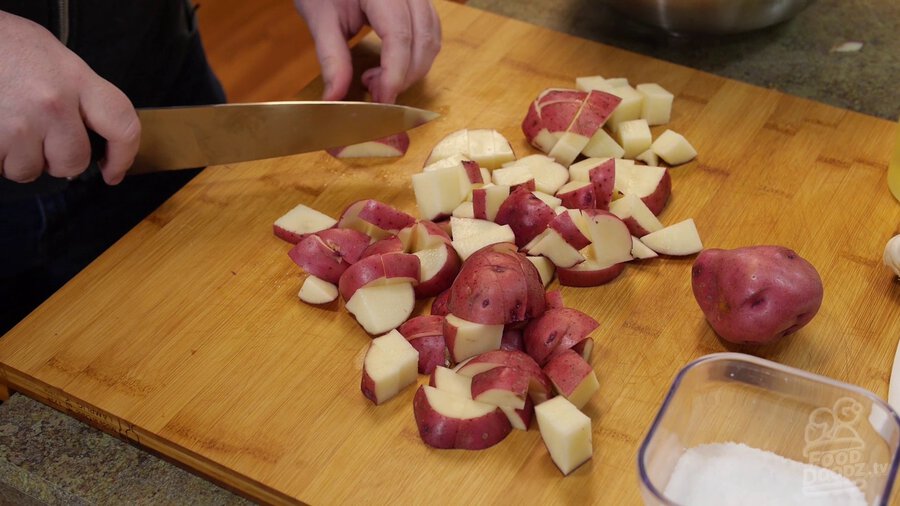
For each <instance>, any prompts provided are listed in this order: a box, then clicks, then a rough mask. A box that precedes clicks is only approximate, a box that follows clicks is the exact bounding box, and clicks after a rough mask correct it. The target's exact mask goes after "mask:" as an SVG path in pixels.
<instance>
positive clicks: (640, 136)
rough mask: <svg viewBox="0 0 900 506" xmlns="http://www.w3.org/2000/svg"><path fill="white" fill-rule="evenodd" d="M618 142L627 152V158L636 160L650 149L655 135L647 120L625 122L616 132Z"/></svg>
mask: <svg viewBox="0 0 900 506" xmlns="http://www.w3.org/2000/svg"><path fill="white" fill-rule="evenodd" d="M616 140H617V141H618V143H619V145H620V146H622V149H624V150H625V158H634V157H635V156H637V155H639V154H641V153H642V152H644V151H646V150H647V149H650V145H651V144H652V143H653V135H652V133H651V132H650V125H648V124H647V120H645V119H634V120H630V121H623V122H622V123H620V124H619V127H618V129H617V130H616Z"/></svg>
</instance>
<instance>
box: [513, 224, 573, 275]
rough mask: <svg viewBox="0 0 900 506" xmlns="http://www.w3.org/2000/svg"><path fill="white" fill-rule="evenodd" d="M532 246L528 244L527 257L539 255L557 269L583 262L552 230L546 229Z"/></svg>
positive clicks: (557, 233)
mask: <svg viewBox="0 0 900 506" xmlns="http://www.w3.org/2000/svg"><path fill="white" fill-rule="evenodd" d="M539 237H540V239H538V240H537V241H536V242H534V241H533V242H534V244H531V243H529V245H528V246H527V251H528V254H529V255H541V256H544V257H546V258H547V259H548V260H550V261H551V262H553V265H555V266H557V267H563V268H568V267H572V266H574V265H576V264H579V263H581V262H583V261H584V257H583V256H582V255H581V253H579V251H578V250H577V249H575V248H573V247H572V245H571V244H569V243H568V242H566V240H565V239H563V237H562V236H561V235H560V234H559V232H557V231H556V230H553V229H549V228H548V229H546V230H544V231H543V232H541V235H540V236H539Z"/></svg>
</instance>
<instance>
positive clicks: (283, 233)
mask: <svg viewBox="0 0 900 506" xmlns="http://www.w3.org/2000/svg"><path fill="white" fill-rule="evenodd" d="M272 233H273V234H275V237H277V238H279V239H281V240H282V241H285V242H289V243H291V244H297V243H299V242H300V241H302V240H303V239H305V238H306V237H307V236H308V235H310V234H312V233H313V232H308V233H305V234H298V233H296V232H291V231H290V230H286V229H284V228H281V227H279V226H278V225H275V224H272Z"/></svg>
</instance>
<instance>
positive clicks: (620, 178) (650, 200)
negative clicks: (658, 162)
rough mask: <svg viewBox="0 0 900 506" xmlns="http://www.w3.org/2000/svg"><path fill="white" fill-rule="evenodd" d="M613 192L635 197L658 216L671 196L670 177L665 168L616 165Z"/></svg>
mask: <svg viewBox="0 0 900 506" xmlns="http://www.w3.org/2000/svg"><path fill="white" fill-rule="evenodd" d="M615 191H616V192H618V193H621V194H622V195H635V196H637V197H638V198H640V199H641V200H643V201H644V204H646V205H647V207H648V208H649V209H650V211H651V212H653V214H654V215H656V216H659V214H660V213H662V211H663V209H664V208H665V207H666V204H667V203H668V202H669V197H670V196H671V194H672V177H671V175H669V171H668V169H666V168H665V167H653V166H650V165H635V164H619V165H616V182H615Z"/></svg>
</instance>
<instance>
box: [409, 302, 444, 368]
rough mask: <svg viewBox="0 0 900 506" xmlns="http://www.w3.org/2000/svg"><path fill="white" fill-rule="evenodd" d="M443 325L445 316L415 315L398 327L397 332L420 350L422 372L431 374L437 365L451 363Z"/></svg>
mask: <svg viewBox="0 0 900 506" xmlns="http://www.w3.org/2000/svg"><path fill="white" fill-rule="evenodd" d="M443 327H444V317H443V316H435V315H422V316H415V317H413V318H410V319H409V320H406V321H405V322H403V324H402V325H400V326H399V327H397V332H400V334H401V335H403V337H405V338H406V340H407V341H409V344H411V345H412V347H413V348H415V349H416V351H418V352H419V373H420V374H431V373H433V372H434V369H435V368H436V367H437V366H439V365H440V366H444V367H446V366H448V365H449V364H450V359H449V355H448V352H447V343H446V342H445V341H444V333H443Z"/></svg>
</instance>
